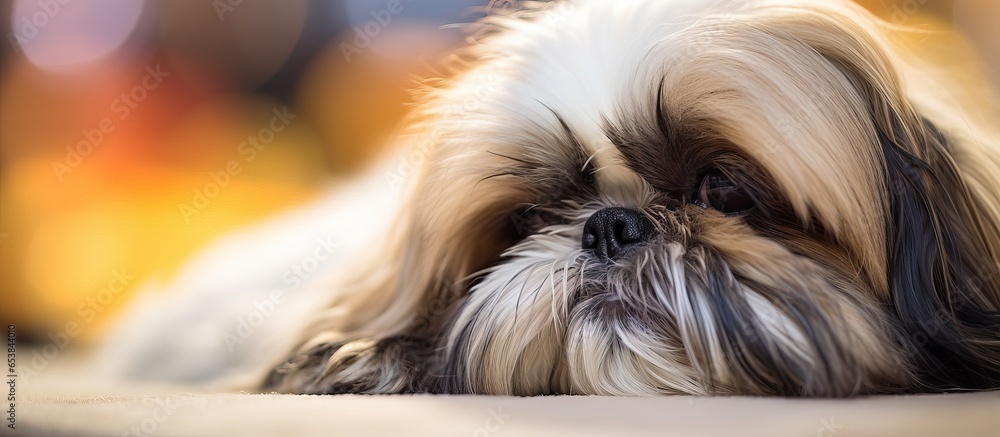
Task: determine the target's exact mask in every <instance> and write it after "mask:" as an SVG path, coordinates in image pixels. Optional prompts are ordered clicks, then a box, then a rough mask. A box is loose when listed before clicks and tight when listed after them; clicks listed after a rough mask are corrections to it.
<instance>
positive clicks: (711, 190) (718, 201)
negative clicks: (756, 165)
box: [695, 170, 755, 215]
mask: <svg viewBox="0 0 1000 437" xmlns="http://www.w3.org/2000/svg"><path fill="white" fill-rule="evenodd" d="M695 198H696V199H697V200H696V201H695V203H697V204H698V205H701V206H702V207H704V208H713V209H715V210H718V211H719V212H721V213H723V214H726V215H737V214H742V213H745V212H748V211H750V210H751V209H753V207H754V206H755V203H754V200H753V198H752V197H750V195H749V194H747V192H746V190H744V189H743V188H742V187H740V186H739V185H737V184H736V183H735V182H733V180H732V179H730V178H729V177H728V176H726V175H725V173H722V172H721V171H718V170H714V171H711V172H708V173H707V174H705V176H703V177H702V179H701V184H699V185H698V193H697V196H696V197H695Z"/></svg>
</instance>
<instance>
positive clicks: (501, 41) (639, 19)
mask: <svg viewBox="0 0 1000 437" xmlns="http://www.w3.org/2000/svg"><path fill="white" fill-rule="evenodd" d="M747 2H748V0H738V1H733V0H721V1H719V0H694V1H691V0H684V1H681V0H664V1H659V2H638V1H629V0H625V1H612V0H596V1H587V2H573V1H566V2H555V3H553V4H552V5H550V6H548V7H547V9H545V10H544V13H543V14H542V15H540V16H539V17H537V18H535V19H534V20H532V21H530V22H525V23H509V24H508V25H509V27H511V30H513V31H512V32H506V33H504V34H502V35H501V36H499V37H498V38H496V39H495V40H492V41H490V43H489V44H488V45H487V47H488V49H489V50H490V51H491V52H492V53H487V54H485V56H486V57H487V58H488V59H490V60H491V61H492V62H490V64H489V68H487V69H485V71H484V74H486V75H487V76H490V77H492V78H494V79H497V78H500V79H498V80H488V81H486V82H489V84H490V85H494V86H495V87H494V89H495V91H496V94H500V95H495V96H491V98H490V99H488V100H494V99H495V100H494V102H495V103H496V105H495V106H497V107H501V108H516V111H510V112H516V113H517V114H510V115H508V116H512V117H515V118H516V120H510V123H509V124H513V125H521V126H524V125H532V124H534V125H538V124H544V126H543V127H544V128H545V129H546V130H554V129H558V128H559V127H560V126H559V125H558V120H557V118H556V117H555V116H553V113H555V114H557V115H558V117H559V118H561V119H562V121H564V122H565V123H566V124H567V125H568V127H569V128H570V129H571V130H572V133H573V134H574V137H575V139H576V140H577V142H578V144H579V146H580V147H581V148H583V149H584V150H583V151H582V152H583V153H584V154H585V156H587V157H588V160H589V163H590V164H591V165H592V167H593V168H595V169H597V170H598V171H597V173H596V177H597V178H598V179H599V180H600V181H601V182H602V184H601V185H602V187H604V188H606V191H608V192H607V193H606V194H609V195H612V196H613V195H614V194H615V193H616V192H637V191H639V190H638V188H639V187H641V186H642V185H643V180H642V178H641V177H640V176H639V175H638V174H636V173H635V172H634V171H632V170H631V169H630V168H629V166H627V165H624V164H625V163H626V162H625V157H624V156H623V155H622V153H621V151H620V150H618V148H617V145H616V144H614V142H613V141H612V139H611V138H610V137H609V133H608V126H607V121H608V118H609V117H611V116H612V115H613V114H614V113H616V112H618V111H619V110H620V109H621V107H622V105H623V98H624V97H627V96H633V95H635V92H636V91H639V92H640V93H641V92H646V91H649V90H651V89H653V85H655V84H656V83H657V79H656V77H657V76H658V75H659V74H660V71H661V67H660V66H658V65H655V64H654V63H651V62H650V53H651V51H653V50H654V48H655V47H657V46H658V45H661V44H662V43H663V41H664V40H665V39H669V38H671V37H672V35H675V34H677V33H678V32H680V31H682V30H684V29H686V28H689V27H690V26H692V24H694V23H696V22H697V21H698V20H700V19H703V18H704V17H705V16H706V15H709V14H717V13H725V14H729V13H731V11H732V8H734V7H736V6H739V5H742V4H745V3H747ZM727 11H728V12H727ZM611 22H614V25H611V24H610V23H611ZM694 43H697V42H694ZM515 55H516V56H515ZM480 81H482V80H480ZM500 82H503V83H500ZM469 87H474V88H477V89H482V88H483V86H482V85H481V84H480V85H475V84H473V85H469ZM643 103H644V104H645V103H646V102H643ZM490 116H491V117H498V116H499V117H503V116H504V114H491V115H490ZM542 120H544V121H545V122H544V123H543V122H542Z"/></svg>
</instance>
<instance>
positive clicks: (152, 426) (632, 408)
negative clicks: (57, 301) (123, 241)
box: [0, 380, 1000, 437]
mask: <svg viewBox="0 0 1000 437" xmlns="http://www.w3.org/2000/svg"><path fill="white" fill-rule="evenodd" d="M79 384H80V383H79V381H78V382H77V385H79ZM31 385H33V386H34V387H28V388H30V390H26V393H23V394H21V395H20V401H19V404H18V416H17V418H18V433H17V434H21V435H38V434H39V433H43V434H49V433H52V434H56V435H64V434H77V433H83V434H85V435H115V436H120V435H164V436H181V435H199V436H201V435H240V436H244V435H360V434H371V435H455V436H459V435H462V436H469V435H474V436H504V435H573V436H587V435H720V436H838V437H839V436H858V435H871V436H915V435H929V436H974V435H982V436H988V435H991V436H1000V392H990V393H972V394H954V395H933V396H895V397H874V398H862V399H851V400H802V399H765V398H691V397H662V398H607V397H584V396H559V397H535V398H513V397H489V396H431V395H419V396H294V395H261V394H192V392H191V390H181V389H177V388H169V387H154V386H145V387H143V386H129V387H120V388H118V389H115V390H110V389H108V388H107V386H104V387H103V388H101V386H102V385H101V384H97V383H93V382H91V383H89V384H88V385H89V386H76V387H74V386H71V385H70V386H67V385H66V384H65V382H57V381H54V380H49V381H46V382H45V383H44V386H39V385H37V384H35V383H34V382H33V384H31ZM112 393H113V394H112ZM9 431H10V430H9V429H6V428H5V429H4V430H3V432H0V435H9V434H10V433H9Z"/></svg>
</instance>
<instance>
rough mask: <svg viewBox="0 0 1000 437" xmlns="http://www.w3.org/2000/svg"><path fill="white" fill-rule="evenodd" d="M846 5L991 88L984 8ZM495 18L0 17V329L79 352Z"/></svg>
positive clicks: (387, 125) (385, 2)
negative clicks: (478, 24)
mask: <svg viewBox="0 0 1000 437" xmlns="http://www.w3.org/2000/svg"><path fill="white" fill-rule="evenodd" d="M860 2H861V3H862V4H863V5H864V6H865V7H868V8H870V9H871V10H872V11H874V12H875V13H877V14H878V15H880V16H882V17H883V18H885V19H886V20H888V21H890V22H893V23H896V24H900V25H906V26H916V27H920V28H924V29H928V30H940V29H946V28H949V27H954V28H956V29H957V30H958V31H959V32H960V34H961V35H964V36H965V37H966V38H968V40H969V41H970V45H966V44H965V43H964V42H963V40H961V39H958V38H954V37H950V36H948V35H945V34H941V33H937V32H928V33H923V34H919V35H915V36H913V38H914V41H913V42H914V43H915V44H914V46H915V47H916V48H917V49H918V50H926V51H929V52H931V53H933V54H934V56H936V57H937V58H938V59H939V60H940V62H947V63H952V64H954V63H959V62H966V63H968V62H969V61H968V59H963V58H961V57H960V56H959V54H963V53H964V52H965V51H966V50H967V49H971V50H975V51H977V52H978V54H979V59H981V60H982V61H983V62H984V63H985V64H986V68H985V69H984V70H985V71H987V72H988V74H990V75H991V77H990V80H992V81H994V83H996V84H998V85H1000V26H997V24H996V21H997V19H1000V1H996V0H955V1H945V0H861V1H860ZM510 3H511V0H502V1H498V0H494V2H493V4H490V2H489V1H487V0H435V1H427V2H418V1H410V0H339V1H335V0H281V1H279V0H271V1H254V0H204V1H193V0H192V1H187V0H184V1H143V0H0V33H2V34H3V35H4V40H3V42H2V43H0V56H2V58H0V289H2V294H0V321H3V322H4V325H6V324H7V323H14V324H16V325H17V332H18V340H19V341H29V340H35V341H49V336H50V334H51V333H53V332H64V331H65V328H64V327H65V325H66V323H69V322H73V323H76V324H77V325H78V326H80V329H79V333H78V334H72V335H71V337H72V343H73V344H87V343H90V342H93V341H94V339H96V338H98V337H99V335H100V333H101V328H102V327H103V326H105V324H106V323H107V322H108V321H109V320H111V318H113V317H114V315H115V314H116V313H117V312H118V310H120V309H121V308H122V307H123V306H124V305H125V304H126V303H127V302H128V300H129V297H130V295H131V294H132V293H133V292H135V291H136V290H137V289H139V288H140V286H141V285H142V284H143V283H144V282H147V281H150V280H157V279H159V280H167V279H169V278H170V276H171V275H172V274H174V273H175V272H176V271H177V269H178V267H179V266H180V265H181V264H182V262H183V261H184V260H185V259H186V258H187V257H189V256H190V255H192V254H193V253H194V251H196V250H197V249H198V248H199V247H201V246H203V245H205V244H206V243H208V242H209V241H210V240H211V239H212V238H213V237H215V236H217V235H219V234H220V233H222V232H225V231H228V230H232V229H234V228H237V227H240V226H244V225H248V224H251V223H254V222H256V221H259V220H262V219H264V218H266V217H268V216H269V215H272V214H274V213H276V212H278V211H282V210H285V209H287V208H289V207H292V206H294V205H298V204H302V203H304V202H308V201H310V199H313V198H314V197H315V196H317V195H319V194H320V193H321V192H323V191H324V188H325V187H329V186H330V185H331V184H334V183H336V181H338V180H343V179H344V178H350V177H351V176H352V175H355V174H357V173H358V172H360V171H363V170H364V169H365V168H366V166H368V165H371V164H372V163H373V162H376V161H378V159H379V157H380V156H382V155H383V154H384V153H385V152H386V144H387V143H388V141H387V140H388V139H389V137H390V136H391V135H392V133H393V131H394V130H395V129H396V127H397V124H398V123H399V121H400V119H401V118H402V117H403V116H404V115H405V114H406V111H407V107H408V104H409V102H410V93H409V92H408V89H409V88H411V87H412V85H413V84H414V83H415V82H416V80H417V79H418V78H422V77H436V76H440V75H441V74H442V73H441V70H440V65H441V60H442V59H443V58H444V57H445V56H446V55H447V54H448V53H449V52H451V51H452V50H454V49H455V48H456V47H458V46H460V45H462V44H463V42H464V35H463V32H462V31H461V29H458V28H457V27H456V26H449V25H450V24H455V23H464V22H470V21H474V20H475V19H477V18H478V17H481V16H482V15H483V13H484V12H485V11H486V10H487V9H488V8H497V7H509V4H510ZM959 66H960V67H963V68H964V66H962V65H959ZM967 67H968V68H969V69H970V70H973V69H983V65H981V64H979V63H976V64H970V65H968V66H967Z"/></svg>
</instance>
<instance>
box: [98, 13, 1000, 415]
mask: <svg viewBox="0 0 1000 437" xmlns="http://www.w3.org/2000/svg"><path fill="white" fill-rule="evenodd" d="M905 31H906V30H905V29H900V28H898V27H896V26H892V25H890V24H888V23H885V22H881V21H879V20H878V19H876V18H875V17H874V16H872V15H871V14H870V13H868V12H867V11H865V10H864V9H862V8H861V7H860V6H857V5H855V4H852V3H849V2H847V1H830V0H814V1H801V0H795V1H792V0H775V1H769V0H743V1H711V0H587V1H584V0H577V1H572V0H559V1H555V2H551V3H535V2H528V3H526V4H524V5H521V6H519V7H518V8H516V9H506V10H504V11H502V13H494V14H492V15H490V16H488V17H486V18H485V19H483V20H482V21H481V22H480V23H479V24H477V25H475V26H474V31H473V37H472V38H471V39H472V40H474V41H475V42H474V43H472V44H471V46H470V47H468V48H467V49H465V51H463V52H462V53H461V54H460V55H459V56H458V57H459V58H460V61H459V63H460V66H459V67H458V68H459V69H461V71H460V72H459V73H458V74H457V75H456V76H455V78H454V79H451V80H449V81H447V82H445V83H440V84H435V85H434V86H433V87H431V89H429V90H428V91H427V93H426V95H425V96H423V98H422V100H421V102H422V103H421V104H420V106H419V107H418V109H417V110H416V112H415V113H414V115H413V117H412V119H411V120H410V124H409V131H408V135H406V136H405V137H404V138H405V141H406V142H408V143H409V144H410V145H411V150H410V152H409V153H410V154H413V153H418V154H419V157H418V159H411V161H419V162H420V166H419V167H417V168H414V169H413V172H412V174H409V175H407V176H406V177H405V178H404V179H406V180H407V182H409V183H408V184H407V187H406V189H405V191H403V192H402V194H401V195H400V198H399V199H395V198H392V196H388V198H387V200H386V201H385V202H383V203H384V204H389V203H392V204H394V203H396V202H398V203H399V205H400V206H399V207H398V208H397V209H398V211H397V212H396V213H394V215H391V216H383V215H381V214H379V213H377V212H375V213H373V212H371V211H378V210H375V209H372V210H365V209H364V208H357V209H354V207H344V206H342V205H344V204H345V203H344V199H343V197H344V196H345V195H341V197H340V198H338V199H335V200H329V201H328V203H327V204H325V205H326V206H322V207H318V206H317V207H312V208H311V209H309V210H308V211H304V212H301V213H300V214H298V215H295V216H293V217H291V218H288V217H286V218H285V219H284V221H283V222H281V223H276V224H272V225H271V226H270V229H269V230H268V229H264V230H258V231H255V232H257V233H258V234H261V233H264V234H266V233H268V232H270V233H271V234H273V235H274V236H275V237H274V238H272V240H275V241H277V240H280V241H283V242H287V241H291V240H293V239H294V238H279V236H280V232H286V233H289V232H299V234H297V235H298V237H296V238H298V240H301V241H312V240H311V236H312V235H319V234H320V233H321V232H319V231H318V229H321V228H322V229H327V230H330V229H334V231H335V232H339V233H340V234H341V235H347V234H351V235H355V234H359V233H360V234H363V235H364V236H365V240H366V242H361V243H358V244H356V245H354V246H353V247H352V248H350V249H344V252H343V253H341V254H340V256H339V259H338V260H337V261H336V262H334V263H333V264H332V265H330V264H329V263H327V264H324V267H320V268H317V270H318V271H323V272H328V273H329V274H327V273H323V274H317V275H312V276H308V275H298V276H296V275H292V276H290V277H291V278H293V279H295V281H294V285H295V290H294V295H293V293H292V292H289V293H287V296H286V295H284V294H280V293H279V294H278V295H276V296H277V297H275V298H274V299H273V300H270V301H261V300H259V299H258V300H257V301H256V303H255V304H254V306H247V305H246V304H236V303H234V302H236V301H238V300H239V299H243V300H246V298H247V296H254V298H259V297H260V296H265V295H267V294H266V293H268V292H270V293H272V295H273V294H274V292H273V291H272V290H273V287H272V286H271V285H267V284H261V283H258V284H252V282H253V281H252V278H255V277H258V276H260V275H261V274H260V273H258V272H257V270H259V269H265V270H266V268H265V267H262V264H258V265H256V266H255V265H241V264H240V263H239V262H236V261H232V257H234V256H237V257H238V256H243V259H246V260H249V259H261V257H265V258H266V257H267V256H269V255H267V253H269V252H271V251H272V250H274V251H279V252H280V251H281V249H274V248H276V247H280V244H279V243H277V242H274V241H272V243H273V244H271V246H269V247H271V249H268V248H266V247H254V246H253V245H252V244H248V243H247V241H248V240H247V239H245V238H240V239H238V240H239V241H240V243H239V244H242V246H239V247H237V246H232V247H230V250H229V251H226V250H222V251H221V252H218V253H216V254H215V256H209V257H208V259H202V260H201V261H199V262H196V263H195V265H197V266H200V267H197V268H195V270H198V271H200V272H201V276H202V277H207V276H210V274H214V275H216V276H218V273H219V271H220V270H225V269H226V267H222V264H223V263H221V262H218V260H220V259H223V258H227V257H228V258H230V261H229V265H230V267H228V269H229V271H233V272H237V273H234V274H233V275H232V277H233V278H235V279H232V280H231V281H228V282H226V281H223V282H220V283H217V284H214V285H211V286H205V287H202V286H200V285H198V286H196V285H191V284H190V283H189V284H183V283H182V284H175V285H174V287H175V288H188V289H189V290H185V293H188V294H189V295H191V296H195V295H199V293H196V291H198V290H199V287H201V288H211V289H213V290H219V291H218V293H215V294H212V293H207V292H206V293H203V294H204V295H211V296H213V297H211V298H206V297H203V296H202V297H191V298H174V299H178V300H179V301H181V303H176V304H174V305H173V308H174V309H173V310H171V309H169V307H170V306H169V305H161V304H156V305H154V306H156V307H157V309H158V310H159V313H158V314H161V315H159V316H155V317H154V316H148V314H150V313H148V312H147V313H146V314H147V315H144V316H142V317H139V318H140V319H143V323H140V324H137V325H132V326H131V327H129V328H127V331H128V335H123V336H119V338H118V339H116V340H115V341H113V342H112V344H111V345H110V346H109V348H110V350H111V351H112V352H109V353H110V355H106V356H110V357H113V359H112V361H115V362H117V366H118V369H120V370H122V371H125V372H132V373H136V374H144V375H147V376H148V375H152V376H166V377H178V376H179V377H181V378H183V379H187V380H206V379H211V378H214V377H216V376H218V375H219V374H220V373H223V372H222V371H223V370H226V369H229V370H232V369H237V370H239V371H240V372H244V373H246V372H249V373H250V374H253V375H254V377H256V378H258V379H256V380H255V381H256V384H257V387H258V388H259V389H264V390H275V391H281V392H293V393H411V392H433V393H480V394H508V395H540V394H602V395H625V396H638V395H655V394H694V395H781V396H849V395H855V394H871V393H899V392H924V391H946V390H967V389H992V388H997V387H1000V258H998V251H1000V194H998V193H1000V154H998V152H1000V129H998V126H1000V124H998V123H997V122H998V118H997V114H998V112H997V111H996V108H995V106H991V105H992V103H991V102H992V100H991V99H992V98H993V97H992V95H991V94H990V93H991V92H990V91H989V90H970V89H969V87H968V86H967V84H965V83H963V82H962V81H961V80H960V79H958V78H957V76H949V74H951V73H950V72H949V71H948V70H947V68H944V67H942V66H936V65H930V64H928V63H921V62H922V61H921V59H920V58H919V57H917V56H916V55H915V54H914V53H911V52H909V51H907V50H905V49H903V48H901V47H900V45H899V44H898V43H899V41H898V39H897V38H895V37H894V34H895V33H897V32H905ZM383 176H384V175H380V176H376V177H375V179H378V180H379V181H380V182H381V181H383V180H384V179H385V178H383ZM375 185H378V184H375ZM389 185H392V183H389ZM375 190H376V191H378V190H381V191H386V189H385V188H384V187H381V188H376V189H375ZM358 193H366V191H363V190H361V191H358ZM365 196H367V194H358V195H356V196H354V198H361V197H365ZM347 197H351V196H347ZM369 200H370V199H369ZM337 205H341V206H340V207H338V206H337ZM334 210H336V211H338V212H336V213H333V212H331V211H334ZM328 213H329V214H334V215H336V214H339V216H352V217H353V219H344V220H346V221H344V220H341V221H337V220H340V219H337V220H334V219H331V218H329V217H328V216H326V214H328ZM351 220H353V221H351ZM319 223H322V224H319ZM310 226H312V227H310ZM317 226H318V227H317ZM278 228H281V229H282V230H281V231H280V232H279V230H278ZM287 228H308V229H309V230H301V229H299V230H297V231H296V230H287ZM310 232H311V234H310ZM262 238H263V237H262ZM234 241H235V240H234ZM231 243H232V241H231ZM234 244H235V243H234ZM237 252H245V253H249V254H251V255H245V254H244V255H240V254H238V253H237ZM306 253H308V252H306ZM285 259H286V260H287V259H288V258H285ZM247 262H248V263H249V262H256V261H247ZM213 263H215V265H214V267H213ZM287 265H288V264H287V263H286V264H285V265H284V266H287ZM284 266H283V267H282V268H284ZM314 267H315V265H314ZM255 275H257V276H255ZM195 276H198V275H195ZM285 276H286V279H288V277H289V276H288V275H287V274H286V275H285ZM306 276H308V277H306ZM248 277H249V278H251V279H247V278H248ZM275 277H276V276H272V277H271V281H272V283H273V282H274V280H275V279H274V278H275ZM182 282H183V281H182ZM285 283H286V284H288V283H289V282H288V281H286V282H285ZM247 290H258V291H259V292H258V291H247ZM279 291H280V290H279ZM238 296H240V297H238ZM185 299H187V300H185ZM285 301H287V302H293V303H284V302H285ZM261 302H265V303H263V304H262V303H261ZM240 305H242V306H240ZM268 305H270V306H268ZM233 307H239V308H240V309H239V310H233V309H232V308H233ZM254 308H256V310H254ZM268 309H270V312H268ZM247 310H249V312H247ZM196 311H197V314H194V315H192V314H193V313H194V312H196ZM255 311H256V312H259V313H261V314H262V316H263V317H262V318H261V320H263V321H262V322H261V323H257V324H256V325H255V326H254V327H251V328H250V329H249V331H251V332H249V334H247V335H243V333H240V334H239V335H236V336H234V335H235V334H234V333H236V330H235V328H233V327H234V326H236V324H237V323H244V324H245V323H246V320H244V319H245V318H243V319H241V316H240V314H244V315H246V314H251V315H252V314H254V312H255ZM218 313H224V314H225V316H224V317H221V318H225V319H226V321H225V322H222V323H223V324H227V323H228V325H225V326H224V327H222V328H217V326H221V325H218V324H216V325H213V324H211V323H202V322H197V321H194V320H195V319H198V320H201V318H204V317H207V316H206V315H209V314H216V315H218ZM162 314H167V315H162ZM179 314H183V315H184V316H185V317H186V319H182V320H178V319H176V316H178V315H179ZM216 318H217V319H220V317H216ZM265 319H266V320H265ZM168 321H169V322H168ZM171 323H172V324H171ZM250 324H253V322H252V320H251V322H250ZM257 325H259V326H260V327H257ZM293 328H294V329H293ZM227 334H228V335H229V337H226V335H227ZM234 339H235V340H236V341H235V342H234V341H233V340H234ZM251 343H252V345H251ZM227 346H233V347H229V348H228V350H227ZM185 351H186V352H185ZM126 355H127V356H129V357H130V358H125V356H126ZM248 363H251V364H248Z"/></svg>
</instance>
